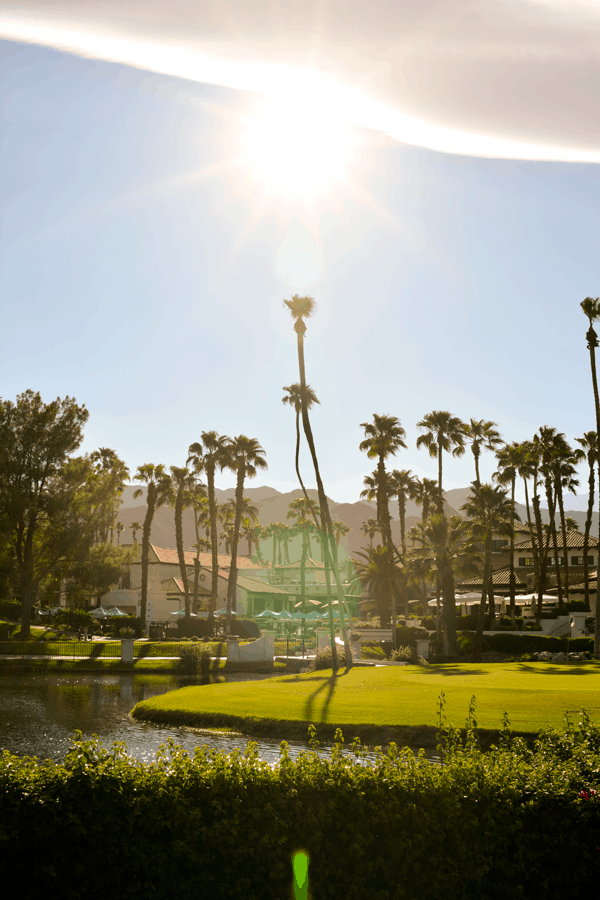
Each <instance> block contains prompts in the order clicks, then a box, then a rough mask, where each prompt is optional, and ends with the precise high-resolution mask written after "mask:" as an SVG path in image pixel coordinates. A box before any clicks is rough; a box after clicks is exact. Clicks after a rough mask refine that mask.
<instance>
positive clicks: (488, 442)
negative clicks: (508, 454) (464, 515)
mask: <svg viewBox="0 0 600 900" xmlns="http://www.w3.org/2000/svg"><path fill="white" fill-rule="evenodd" d="M465 438H466V440H467V443H469V444H470V445H471V452H472V454H473V457H474V459H475V481H476V482H477V484H480V483H481V482H480V478H479V457H480V456H481V451H482V450H490V451H491V452H492V453H495V452H496V450H498V449H499V448H500V447H501V446H502V444H503V443H504V442H503V440H502V437H501V435H500V432H499V431H498V430H497V429H496V423H495V422H486V421H485V419H471V420H470V421H469V422H466V423H465Z"/></svg>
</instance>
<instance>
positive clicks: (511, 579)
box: [509, 470, 517, 629]
mask: <svg viewBox="0 0 600 900" xmlns="http://www.w3.org/2000/svg"><path fill="white" fill-rule="evenodd" d="M513 472H514V470H513ZM516 480H517V477H516V474H513V477H512V482H511V491H510V502H511V506H512V515H513V519H512V527H511V530H510V576H509V582H510V587H509V590H510V625H511V628H513V629H514V628H515V627H516V621H515V599H516V597H515V594H516V584H515V482H516Z"/></svg>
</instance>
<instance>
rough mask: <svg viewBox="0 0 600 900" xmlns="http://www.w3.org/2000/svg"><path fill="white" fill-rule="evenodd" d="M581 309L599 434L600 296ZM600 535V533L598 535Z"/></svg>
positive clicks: (599, 643)
mask: <svg viewBox="0 0 600 900" xmlns="http://www.w3.org/2000/svg"><path fill="white" fill-rule="evenodd" d="M580 306H581V309H582V310H583V312H584V315H586V316H587V318H588V320H589V323H590V327H589V329H588V331H587V334H586V336H585V338H586V341H587V347H588V350H589V351H590V367H591V370H592V387H593V389H594V407H595V410H596V434H597V435H600V396H599V395H598V377H597V375H596V347H597V346H598V335H597V334H596V331H595V329H594V322H596V321H597V320H598V319H600V297H596V299H595V300H594V298H593V297H586V298H585V300H582V302H581V304H580ZM599 537H600V535H599ZM598 612H599V610H598V601H596V623H598V621H599V619H600V616H599V615H598ZM594 658H595V659H600V626H598V624H597V625H596V630H595V634H594Z"/></svg>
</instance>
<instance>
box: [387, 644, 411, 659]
mask: <svg viewBox="0 0 600 900" xmlns="http://www.w3.org/2000/svg"><path fill="white" fill-rule="evenodd" d="M416 657H417V654H416V650H415V649H414V647H409V646H406V647H398V649H397V650H392V652H391V654H390V659H391V660H393V662H411V660H413V659H415V660H416Z"/></svg>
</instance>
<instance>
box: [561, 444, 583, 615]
mask: <svg viewBox="0 0 600 900" xmlns="http://www.w3.org/2000/svg"><path fill="white" fill-rule="evenodd" d="M582 457H583V453H581V452H580V451H578V450H573V448H572V447H570V446H569V444H568V443H567V442H566V441H565V442H564V446H563V447H561V448H560V450H559V452H558V454H557V459H556V463H555V466H554V489H555V491H556V498H557V501H558V512H559V516H560V530H561V534H562V540H563V553H564V566H565V599H566V600H567V602H568V600H569V553H568V548H567V520H566V516H565V503H564V492H565V491H569V492H570V493H571V494H576V493H577V488H578V487H579V480H578V479H577V478H576V477H575V476H576V474H577V470H576V468H575V467H576V465H578V463H580V462H581V459H582Z"/></svg>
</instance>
